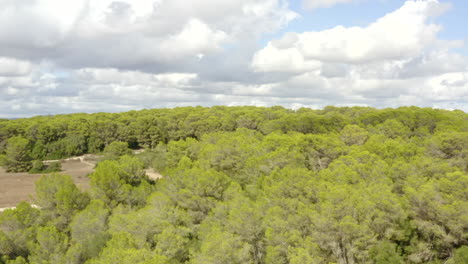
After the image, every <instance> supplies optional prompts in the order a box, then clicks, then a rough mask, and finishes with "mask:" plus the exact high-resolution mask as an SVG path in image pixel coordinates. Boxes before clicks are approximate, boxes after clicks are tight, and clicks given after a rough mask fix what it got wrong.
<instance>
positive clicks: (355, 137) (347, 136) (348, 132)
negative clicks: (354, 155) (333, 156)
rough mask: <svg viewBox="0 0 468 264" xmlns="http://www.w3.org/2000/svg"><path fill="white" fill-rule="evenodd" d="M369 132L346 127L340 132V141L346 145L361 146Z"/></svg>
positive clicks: (355, 127) (349, 126) (356, 127)
mask: <svg viewBox="0 0 468 264" xmlns="http://www.w3.org/2000/svg"><path fill="white" fill-rule="evenodd" d="M368 136H369V132H367V130H365V129H364V128H361V127H359V126H357V125H347V126H345V127H344V128H343V130H341V140H343V142H344V143H346V145H362V144H364V143H365V142H366V140H367V138H368Z"/></svg>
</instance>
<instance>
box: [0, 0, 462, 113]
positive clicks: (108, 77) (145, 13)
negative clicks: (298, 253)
mask: <svg viewBox="0 0 468 264" xmlns="http://www.w3.org/2000/svg"><path fill="white" fill-rule="evenodd" d="M466 14H468V1H466V0H411V1H404V0H218V1H212V0H191V1H187V0H120V1H113V0H68V1H63V0H0V118H18V117H29V116H34V115H49V114H62V113H75V112H87V113H92V112H122V111H128V110H138V109H144V108H166V107H169V108H172V107H177V106H196V105H202V106H212V105H228V106H234V105H236V106H237V105H256V106H273V105H281V106H284V107H287V108H292V109H297V108H300V107H310V108H315V109H317V108H323V107H325V106H327V105H335V106H371V107H377V108H386V107H399V106H409V105H416V106H420V107H434V108H442V109H449V110H452V109H461V110H463V111H465V112H468V45H467V42H468V30H466V27H467V26H468V16H467V15H466Z"/></svg>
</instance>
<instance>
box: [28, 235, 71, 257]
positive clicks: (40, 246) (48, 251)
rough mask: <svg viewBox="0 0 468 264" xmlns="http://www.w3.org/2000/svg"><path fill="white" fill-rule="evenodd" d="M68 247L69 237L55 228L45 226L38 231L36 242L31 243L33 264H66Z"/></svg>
mask: <svg viewBox="0 0 468 264" xmlns="http://www.w3.org/2000/svg"><path fill="white" fill-rule="evenodd" d="M67 247H68V237H67V235H66V234H65V233H61V232H60V231H58V230H57V229H56V228H55V227H51V226H45V227H40V228H39V229H38V230H37V237H36V241H35V242H33V243H30V248H31V256H30V257H29V261H30V263H32V264H43V263H44V264H49V263H50V264H59V263H64V257H65V251H66V249H67Z"/></svg>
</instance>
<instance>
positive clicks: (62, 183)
mask: <svg viewBox="0 0 468 264" xmlns="http://www.w3.org/2000/svg"><path fill="white" fill-rule="evenodd" d="M35 202H36V204H37V205H38V206H39V207H41V209H42V212H43V214H44V217H45V218H46V219H47V220H49V221H52V223H53V224H54V225H55V226H56V227H57V228H59V230H64V229H65V228H66V227H67V225H68V223H69V222H70V221H71V218H72V216H73V215H74V214H75V213H76V212H77V211H79V210H82V209H84V208H85V207H86V205H87V204H88V203H89V198H88V196H87V195H86V194H84V193H82V192H81V191H80V190H79V189H78V188H77V187H76V185H75V184H74V183H73V181H72V179H71V177H70V176H69V175H62V174H50V175H43V176H42V177H41V178H40V179H39V180H37V181H36V201H35Z"/></svg>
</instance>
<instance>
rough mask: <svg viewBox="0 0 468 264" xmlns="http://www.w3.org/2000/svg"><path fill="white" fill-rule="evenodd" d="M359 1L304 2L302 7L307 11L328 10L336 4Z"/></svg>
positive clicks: (327, 0) (329, 0) (322, 0)
mask: <svg viewBox="0 0 468 264" xmlns="http://www.w3.org/2000/svg"><path fill="white" fill-rule="evenodd" d="M357 1H358V0H303V1H302V5H303V6H304V8H306V9H316V8H328V7H332V6H334V5H336V4H345V3H351V2H357Z"/></svg>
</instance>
